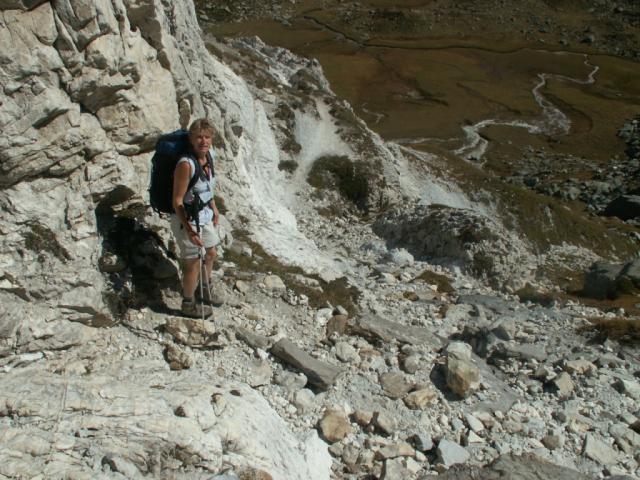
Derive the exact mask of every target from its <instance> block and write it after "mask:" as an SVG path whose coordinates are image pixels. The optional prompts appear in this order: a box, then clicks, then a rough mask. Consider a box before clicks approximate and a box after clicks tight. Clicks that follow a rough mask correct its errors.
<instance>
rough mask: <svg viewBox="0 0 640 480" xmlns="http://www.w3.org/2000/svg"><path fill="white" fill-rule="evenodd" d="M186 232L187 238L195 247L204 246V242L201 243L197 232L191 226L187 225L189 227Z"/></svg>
mask: <svg viewBox="0 0 640 480" xmlns="http://www.w3.org/2000/svg"><path fill="white" fill-rule="evenodd" d="M187 234H188V235H189V240H190V241H191V243H193V244H194V245H195V246H196V247H204V243H202V239H201V238H200V235H198V232H196V231H195V230H194V229H193V228H191V226H189V228H188V229H187Z"/></svg>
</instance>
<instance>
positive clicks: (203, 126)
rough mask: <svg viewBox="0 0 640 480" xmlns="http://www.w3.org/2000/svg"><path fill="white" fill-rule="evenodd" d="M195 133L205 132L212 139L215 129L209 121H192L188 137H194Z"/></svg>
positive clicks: (205, 119)
mask: <svg viewBox="0 0 640 480" xmlns="http://www.w3.org/2000/svg"><path fill="white" fill-rule="evenodd" d="M197 132H207V133H210V134H211V136H212V137H213V136H214V135H215V133H216V129H215V127H214V126H213V124H212V123H211V122H210V121H209V119H207V118H199V119H198V120H194V121H193V123H192V124H191V126H190V127H189V135H194V134H195V133H197Z"/></svg>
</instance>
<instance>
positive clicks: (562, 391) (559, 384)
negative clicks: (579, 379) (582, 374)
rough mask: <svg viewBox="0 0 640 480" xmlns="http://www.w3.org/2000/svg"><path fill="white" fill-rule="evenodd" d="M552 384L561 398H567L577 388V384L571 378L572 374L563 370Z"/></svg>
mask: <svg viewBox="0 0 640 480" xmlns="http://www.w3.org/2000/svg"><path fill="white" fill-rule="evenodd" d="M552 385H553V387H554V389H555V391H556V395H558V397H560V398H567V397H569V396H570V395H571V393H572V392H573V390H574V389H575V385H574V383H573V381H572V380H571V376H570V375H569V374H568V373H566V372H562V373H561V374H560V375H558V376H557V377H556V378H554V379H553V380H552Z"/></svg>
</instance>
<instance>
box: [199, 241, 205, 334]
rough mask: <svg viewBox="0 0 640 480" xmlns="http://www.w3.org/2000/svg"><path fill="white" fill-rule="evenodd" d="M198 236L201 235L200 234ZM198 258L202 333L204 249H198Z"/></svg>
mask: <svg viewBox="0 0 640 480" xmlns="http://www.w3.org/2000/svg"><path fill="white" fill-rule="evenodd" d="M198 236H200V234H199V233H198ZM198 258H199V259H200V266H199V271H198V274H199V275H200V279H199V280H200V282H198V283H200V317H201V319H202V331H203V332H204V296H203V294H202V293H203V292H202V267H203V266H204V247H200V248H199V249H198Z"/></svg>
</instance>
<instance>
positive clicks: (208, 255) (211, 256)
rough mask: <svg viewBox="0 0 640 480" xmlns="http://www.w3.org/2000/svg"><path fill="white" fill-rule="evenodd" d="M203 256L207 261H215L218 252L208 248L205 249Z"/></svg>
mask: <svg viewBox="0 0 640 480" xmlns="http://www.w3.org/2000/svg"><path fill="white" fill-rule="evenodd" d="M204 256H205V259H206V260H208V261H215V260H216V259H217V258H218V252H217V251H216V249H215V248H209V249H207V250H206V251H205V254H204Z"/></svg>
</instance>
